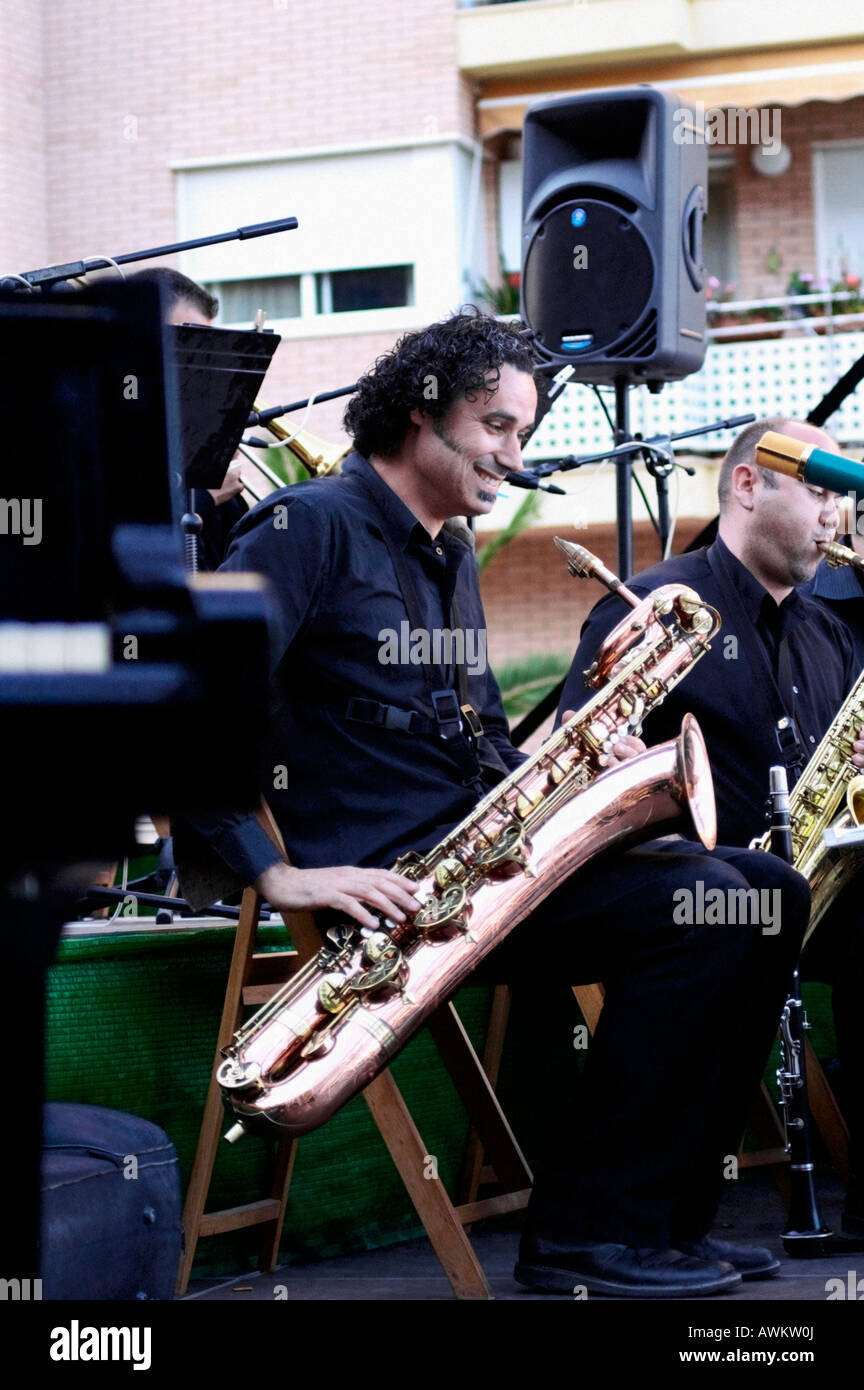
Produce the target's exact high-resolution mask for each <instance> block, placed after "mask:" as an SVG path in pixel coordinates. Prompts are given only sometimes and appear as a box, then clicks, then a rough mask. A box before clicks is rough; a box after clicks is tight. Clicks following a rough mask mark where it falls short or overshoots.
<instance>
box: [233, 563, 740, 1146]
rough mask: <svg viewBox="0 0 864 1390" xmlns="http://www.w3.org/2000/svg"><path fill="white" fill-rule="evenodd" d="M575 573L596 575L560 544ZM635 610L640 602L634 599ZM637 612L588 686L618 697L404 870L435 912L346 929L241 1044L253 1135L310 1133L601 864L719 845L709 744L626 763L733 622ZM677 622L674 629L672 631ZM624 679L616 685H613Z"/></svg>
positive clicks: (675, 597) (661, 598)
mask: <svg viewBox="0 0 864 1390" xmlns="http://www.w3.org/2000/svg"><path fill="white" fill-rule="evenodd" d="M559 544H561V548H562V549H565V553H567V554H568V562H569V563H570V564H571V568H572V569H574V571H575V569H576V568H577V567H578V566H577V563H576V562H575V561H574V556H573V555H571V553H570V552H571V551H572V552H574V554H575V552H577V551H578V552H579V559H578V565H584V564H585V563H586V561H585V560H584V559H583V558H582V557H587V558H588V560H589V561H590V560H592V559H593V557H591V556H590V555H589V553H588V552H585V551H582V549H581V547H574V546H570V545H569V543H567V542H564V543H560V542H559ZM624 593H625V596H627V591H624ZM628 597H629V601H631V602H632V603H633V604H635V605H636V606H635V607H634V609H633V612H632V613H631V614H630V615H629V616H628V617H627V618H626V619H625V620H624V622H623V623H621V624H619V625H618V627H617V628H615V629H614V631H613V632H612V633H610V634H609V637H608V638H607V639H606V641H605V642H604V644H603V646H602V647H601V649H600V652H599V653H598V658H597V660H596V661H595V663H594V665H593V666H592V668H591V672H589V673H586V674H587V676H588V682H589V684H592V685H594V686H595V687H596V686H598V685H602V689H600V690H599V691H598V693H597V694H596V695H595V696H594V697H593V698H592V699H591V700H590V701H589V702H588V704H587V705H586V706H584V707H583V709H582V710H580V712H579V713H578V714H577V715H576V716H575V717H574V718H573V719H571V720H570V721H569V722H568V723H567V724H565V725H563V726H562V727H561V728H560V729H559V730H558V732H557V733H556V734H554V735H553V736H552V737H551V738H550V739H549V740H548V741H547V742H546V743H545V744H544V745H543V747H542V748H541V749H540V750H539V751H538V752H537V753H535V754H534V755H533V756H532V757H530V758H529V759H528V760H527V761H526V762H525V763H523V764H522V766H521V767H519V768H517V769H516V771H515V772H513V773H511V774H510V775H509V776H508V777H507V778H505V779H504V781H502V782H501V783H500V784H499V785H498V786H497V787H495V788H494V789H493V790H492V791H490V792H489V793H488V794H487V795H486V796H485V797H484V798H483V799H482V800H481V801H480V802H479V803H478V804H477V805H476V806H475V807H474V808H473V809H472V811H471V813H470V814H469V815H468V816H467V817H466V818H465V819H464V820H463V821H462V822H461V823H460V824H459V825H457V826H456V827H455V828H454V829H453V830H451V831H450V832H449V833H448V834H447V835H446V836H445V837H444V838H443V840H441V841H440V843H439V844H437V845H436V846H435V847H434V848H433V849H431V850H430V851H429V852H428V853H426V854H418V853H410V854H407V855H405V856H403V857H402V858H400V859H399V860H398V861H397V863H396V864H395V865H394V868H395V871H396V872H398V873H400V874H402V875H403V876H404V877H405V878H406V879H408V880H409V881H410V882H411V883H412V884H413V886H414V887H413V891H414V895H415V896H416V897H417V898H418V899H419V900H420V902H421V904H422V906H421V908H420V910H419V911H418V912H416V913H415V914H414V915H413V917H411V918H410V919H409V920H407V921H405V922H404V923H399V924H396V923H393V922H391V921H389V920H384V921H383V923H382V926H381V929H380V930H378V931H371V930H369V929H366V928H361V927H359V926H358V925H357V924H351V923H344V924H340V925H339V926H337V927H336V928H334V929H333V930H331V931H330V932H329V933H328V936H327V940H326V942H325V945H324V946H323V947H322V949H321V950H320V951H319V952H318V953H317V955H316V956H315V957H314V959H313V960H312V961H310V962H309V964H307V966H306V967H305V968H304V969H303V970H301V971H300V972H299V973H298V974H297V975H295V976H294V977H293V978H292V979H291V980H290V981H289V982H288V984H287V985H286V986H285V987H284V988H283V989H282V990H281V991H279V992H278V993H277V995H276V996H275V997H274V998H273V999H272V1000H271V1001H270V1003H269V1004H267V1005H265V1007H264V1008H263V1009H262V1010H260V1011H259V1012H258V1013H257V1014H255V1015H254V1016H253V1017H252V1018H251V1019H250V1020H249V1022H248V1023H247V1024H246V1025H245V1027H243V1028H241V1029H240V1031H239V1032H238V1033H237V1034H236V1035H235V1037H234V1039H233V1041H232V1043H231V1044H230V1045H229V1047H228V1048H227V1049H226V1050H225V1053H224V1055H225V1061H224V1062H222V1063H221V1064H220V1066H219V1067H218V1069H217V1080H218V1082H219V1085H220V1086H221V1088H222V1091H223V1094H224V1096H225V1098H226V1099H227V1100H228V1101H229V1103H230V1105H231V1106H232V1107H233V1109H234V1111H235V1113H236V1114H237V1116H238V1117H239V1118H240V1120H241V1122H242V1126H241V1128H240V1129H239V1130H237V1127H235V1131H232V1132H231V1133H230V1134H229V1136H228V1137H229V1138H232V1139H233V1138H236V1137H239V1134H240V1133H241V1132H243V1130H245V1129H247V1128H248V1129H253V1130H255V1129H257V1130H259V1131H263V1132H266V1133H270V1134H273V1133H274V1131H278V1132H279V1133H281V1134H289V1135H295V1134H304V1133H306V1132H308V1131H309V1130H311V1129H314V1128H315V1127H316V1126H318V1125H320V1124H323V1123H324V1121H325V1120H327V1119H329V1118H330V1117H331V1116H332V1115H333V1114H334V1113H335V1112H336V1111H337V1110H338V1109H339V1107H340V1106H342V1105H343V1104H345V1103H346V1102H347V1101H348V1100H350V1099H351V1097H352V1096H354V1095H355V1094H356V1093H357V1092H358V1091H359V1090H361V1089H362V1088H363V1087H364V1086H365V1085H367V1084H368V1083H369V1082H370V1081H372V1080H373V1078H374V1077H375V1076H376V1075H377V1074H378V1072H379V1071H381V1070H382V1069H383V1068H384V1067H385V1066H387V1065H388V1063H389V1062H391V1061H392V1059H393V1057H394V1056H395V1055H396V1053H397V1052H398V1051H399V1050H400V1049H401V1048H402V1046H403V1045H404V1044H405V1043H406V1042H407V1041H408V1039H409V1037H411V1035H412V1034H413V1033H414V1032H415V1031H416V1030H417V1029H418V1028H419V1027H420V1025H421V1024H422V1023H423V1022H424V1020H425V1019H426V1018H427V1017H428V1016H429V1014H431V1013H432V1012H433V1010H434V1009H436V1008H437V1007H438V1006H439V1005H440V1004H441V1003H442V1002H444V1001H445V1000H446V999H447V998H448V997H449V996H450V995H451V994H452V993H453V992H454V991H455V990H456V989H457V988H458V986H459V984H460V983H461V982H462V980H464V978H465V976H466V975H468V974H469V973H470V971H471V970H473V969H474V968H475V967H476V966H477V965H478V964H479V962H480V961H481V960H482V959H483V957H484V956H486V955H487V954H488V953H489V952H490V951H491V950H493V949H494V948H495V947H496V946H497V945H499V944H500V942H501V941H502V940H503V938H504V937H505V936H506V935H507V933H508V932H509V931H510V930H511V929H512V928H513V927H515V926H517V925H518V924H519V923H520V922H521V921H523V920H524V919H525V918H526V917H527V916H529V914H530V913H531V912H532V911H534V909H535V908H536V907H537V906H538V905H539V904H540V903H541V902H542V901H543V899H544V898H546V897H548V895H549V894H550V893H551V892H552V890H553V889H554V888H556V887H557V886H558V885H559V884H560V883H562V882H563V881H564V880H565V879H567V878H568V877H569V876H570V875H571V874H572V873H574V872H575V870H576V869H578V868H579V867H580V866H581V865H582V864H584V863H585V862H586V861H587V860H588V859H590V858H591V857H592V856H593V855H596V854H598V853H599V852H600V851H601V850H604V849H607V848H609V847H610V846H612V845H615V844H621V843H625V842H630V841H635V840H637V839H640V838H641V839H644V838H646V837H648V836H649V835H650V832H651V828H652V826H655V825H657V824H660V823H662V822H664V821H669V820H672V819H673V818H677V817H679V816H681V815H682V813H687V812H689V813H690V815H691V817H692V820H693V823H694V825H695V827H696V831H697V833H698V834H699V836H700V838H701V839H702V841H703V843H704V844H705V845H706V846H707V847H708V848H712V847H713V845H714V843H715V840H716V818H715V810H714V795H713V786H712V783H711V773H710V769H709V765H708V759H707V754H706V751H705V745H704V742H703V739H702V735H701V732H700V730H699V727H698V725H697V723H696V721H695V719H693V717H692V716H691V715H687V716H686V717H685V719H684V722H683V725H682V730H681V734H680V735H679V737H678V738H677V739H674V740H670V741H669V742H668V743H665V744H662V745H661V746H659V747H657V748H653V749H650V750H649V751H648V752H646V753H643V754H640V755H639V756H637V757H635V758H631V759H627V760H624V761H622V762H620V763H618V764H617V765H616V766H614V767H613V768H612V769H611V770H607V769H608V768H609V767H610V764H611V763H613V762H614V761H615V760H614V753H613V747H614V742H615V740H616V738H617V737H620V736H621V734H624V733H636V732H638V731H639V729H640V728H641V723H642V719H643V718H644V717H645V715H646V714H647V713H648V712H649V711H650V710H651V709H652V708H654V706H656V705H657V704H659V703H660V701H661V700H662V699H663V698H664V696H665V694H666V693H667V691H668V690H670V689H671V688H672V686H674V685H675V684H677V682H678V681H679V680H680V679H681V678H682V677H683V676H684V675H685V674H686V672H687V670H688V669H689V668H690V666H691V665H692V664H693V662H694V661H696V660H697V659H698V658H699V657H700V656H701V655H702V654H703V653H704V652H705V651H706V650H707V648H708V642H709V639H710V638H711V637H712V636H713V635H714V633H715V632H716V631H717V629H718V627H719V616H718V615H717V613H716V611H715V610H714V609H712V608H709V607H707V605H704V604H703V603H702V602H701V600H700V599H699V597H698V595H696V594H694V593H693V591H692V590H690V589H687V588H685V587H684V586H682V585H667V586H664V588H663V589H660V590H657V591H655V592H654V593H653V594H650V595H649V596H648V597H647V598H645V599H642V600H638V599H636V598H635V596H634V595H629V596H628ZM663 618H668V619H669V622H668V625H667V624H666V623H665V622H664V621H662V619H663ZM613 666H614V667H616V674H615V675H614V676H613V677H612V678H611V679H609V678H608V676H609V671H610V670H611V669H612V667H613Z"/></svg>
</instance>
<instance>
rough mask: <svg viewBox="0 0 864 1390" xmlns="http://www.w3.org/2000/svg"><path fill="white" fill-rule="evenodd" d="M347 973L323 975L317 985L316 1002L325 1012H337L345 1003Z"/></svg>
mask: <svg viewBox="0 0 864 1390" xmlns="http://www.w3.org/2000/svg"><path fill="white" fill-rule="evenodd" d="M348 983H349V981H348V977H347V975H337V974H333V975H325V976H324V979H323V980H322V981H321V983H320V984H319V986H318V1003H319V1004H320V1005H321V1008H322V1009H323V1010H324V1012H325V1013H327V1014H337V1013H339V1012H340V1011H341V1009H342V1008H343V1006H344V1003H345V994H346V990H347V987H348Z"/></svg>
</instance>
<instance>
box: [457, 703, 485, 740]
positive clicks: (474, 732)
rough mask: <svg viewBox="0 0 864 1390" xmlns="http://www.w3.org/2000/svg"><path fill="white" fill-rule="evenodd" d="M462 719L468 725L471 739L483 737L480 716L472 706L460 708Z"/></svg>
mask: <svg viewBox="0 0 864 1390" xmlns="http://www.w3.org/2000/svg"><path fill="white" fill-rule="evenodd" d="M462 718H463V720H464V722H465V723H466V724H467V725H468V728H469V729H470V731H471V737H472V738H482V737H483V725H482V724H481V723H480V716H479V714H478V713H477V711H476V709H475V708H474V706H473V705H463V706H462Z"/></svg>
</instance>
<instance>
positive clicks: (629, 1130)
mask: <svg viewBox="0 0 864 1390" xmlns="http://www.w3.org/2000/svg"><path fill="white" fill-rule="evenodd" d="M700 884H701V889H700ZM751 887H752V888H756V889H757V890H759V892H760V893H763V894H764V895H767V896H763V897H762V898H761V899H760V902H761V904H762V905H763V907H765V908H767V909H769V910H770V916H771V917H772V919H773V920H772V921H770V922H769V921H768V920H767V918H764V919H763V921H762V922H761V923H759V922H757V923H755V924H753V923H752V922H747V921H745V922H743V923H738V924H735V923H732V922H730V921H728V920H727V921H725V922H723V923H718V924H716V925H710V924H708V923H705V922H702V923H700V922H698V921H696V922H690V923H688V922H686V921H682V920H680V919H681V918H682V917H684V916H685V911H686V909H685V905H686V902H687V899H686V896H684V895H683V894H682V892H681V890H686V891H688V892H690V893H691V894H692V895H693V898H692V899H691V902H692V903H693V905H694V908H695V911H696V915H698V903H699V901H700V897H701V898H702V899H704V895H706V894H708V893H710V891H711V890H712V889H720V890H721V893H722V894H723V895H724V898H725V899H726V901H731V900H729V899H728V898H726V895H727V894H728V892H729V891H730V890H732V891H734V890H741V889H748V888H751ZM710 901H714V902H716V901H717V899H716V897H713V896H712V898H711V899H709V902H710ZM808 908H809V892H808V889H807V885H806V883H805V881H804V879H803V878H802V877H801V876H800V875H799V874H797V873H795V872H794V870H792V869H790V868H789V866H788V865H786V864H785V863H783V862H782V861H781V860H779V859H776V858H775V857H774V856H773V855H769V854H764V853H758V852H751V851H749V850H743V849H732V848H724V847H721V848H718V849H716V850H715V851H713V852H712V853H708V852H707V851H706V850H705V849H704V848H703V847H702V846H701V845H699V844H693V843H690V842H685V841H665V842H653V843H652V844H650V845H647V846H644V847H642V848H640V849H635V850H630V851H628V852H626V853H621V852H614V851H612V852H610V853H607V854H605V855H603V856H601V857H600V858H599V859H596V860H594V861H592V863H590V864H588V865H586V866H585V867H584V868H583V869H581V870H580V871H579V872H578V873H577V874H575V875H574V876H573V878H572V879H570V880H568V882H567V883H565V884H563V885H562V886H561V887H560V888H559V889H557V890H556V891H555V892H554V893H553V894H552V895H551V896H550V897H549V898H548V899H547V901H546V902H545V903H544V904H543V906H542V908H541V909H540V910H539V911H538V912H537V913H535V914H534V916H533V917H532V918H531V919H529V920H528V921H527V922H524V923H523V924H522V925H521V926H520V927H518V928H516V929H515V931H514V932H512V933H511V934H510V936H509V937H508V938H507V939H506V941H504V942H503V943H502V945H501V946H500V947H499V948H498V949H497V950H496V951H495V952H494V953H493V954H492V955H491V956H490V957H489V958H488V959H487V960H486V961H485V962H484V963H483V964H482V965H481V967H480V969H479V970H478V971H477V972H476V975H475V978H480V979H487V980H489V979H496V980H506V981H508V982H510V983H513V984H514V985H516V986H517V987H521V988H534V989H543V988H546V989H547V990H548V986H549V981H550V978H551V977H553V974H554V978H556V979H559V980H560V979H561V978H562V973H563V978H565V979H566V981H567V983H568V984H583V983H584V984H587V983H589V982H591V981H594V980H601V981H602V982H603V984H604V985H605V987H606V999H605V1004H604V1007H603V1012H602V1014H601V1017H600V1022H599V1025H598V1028H597V1032H596V1034H595V1036H594V1037H593V1038H592V1040H591V1042H590V1045H589V1047H588V1053H587V1062H586V1065H585V1068H584V1072H583V1074H582V1076H581V1078H579V1079H578V1082H577V1078H576V1076H575V1075H574V1096H575V1099H574V1098H568V1097H562V1098H561V1106H562V1124H561V1128H560V1132H559V1134H558V1136H557V1139H556V1142H555V1143H554V1145H553V1146H552V1150H551V1152H549V1153H548V1154H546V1155H544V1156H541V1159H540V1161H539V1163H537V1165H536V1169H535V1186H534V1191H533V1195H532V1198H531V1204H530V1207H529V1213H528V1223H529V1226H530V1227H531V1228H532V1229H533V1230H534V1231H535V1233H536V1234H538V1235H540V1236H543V1237H546V1238H548V1239H554V1240H558V1241H565V1242H568V1243H579V1242H585V1241H615V1242H617V1243H621V1244H625V1245H633V1246H643V1247H644V1246H654V1247H658V1248H667V1247H670V1246H671V1247H674V1246H675V1242H676V1241H684V1240H696V1239H698V1238H699V1237H700V1236H702V1235H703V1234H705V1232H706V1231H707V1230H708V1229H709V1227H710V1225H711V1223H712V1221H713V1219H714V1215H715V1213H716V1210H717V1206H718V1205H719V1201H720V1197H721V1195H722V1190H723V1180H724V1169H725V1175H726V1176H727V1177H728V1176H731V1168H730V1161H731V1160H732V1159H734V1155H735V1154H736V1152H737V1149H738V1144H739V1142H740V1138H741V1134H742V1132H743V1129H744V1124H745V1119H746V1112H747V1107H748V1105H749V1103H750V1101H751V1100H752V1097H753V1094H754V1092H755V1091H756V1089H757V1087H758V1084H759V1080H760V1077H761V1074H762V1071H763V1068H764V1066H765V1063H766V1060H767V1057H768V1053H769V1051H770V1047H771V1043H772V1040H773V1038H774V1035H775V1033H776V1030H777V1024H778V1020H779V1016H780V1012H781V1010H782V1007H783V1001H784V999H785V996H786V989H787V986H788V983H789V979H790V977H791V972H792V969H793V967H794V964H795V961H796V959H797V955H798V951H799V949H800V943H801V938H802V936H803V933H804V929H805V926H806V921H807V914H808ZM705 915H706V916H707V915H709V914H708V913H705ZM726 915H727V917H728V916H731V915H732V914H731V912H727V913H726ZM736 915H738V916H742V915H744V914H743V913H742V912H741V910H740V909H738V910H737V912H736ZM676 917H678V919H679V920H678V921H676V920H675V918H676ZM573 1056H574V1068H575V1066H576V1061H575V1056H576V1054H575V1052H574V1054H573ZM534 1060H535V1063H536V1064H538V1065H539V1064H542V1056H540V1057H537V1058H535V1059H534Z"/></svg>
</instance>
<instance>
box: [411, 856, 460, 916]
mask: <svg viewBox="0 0 864 1390" xmlns="http://www.w3.org/2000/svg"><path fill="white" fill-rule="evenodd" d="M464 877H465V865H464V864H463V863H462V860H461V859H457V858H456V857H455V855H450V856H448V858H447V859H442V861H441V863H440V864H439V865H438V868H437V869H436V870H435V882H436V883H437V884H438V886H439V888H447V887H449V885H450V884H451V883H454V882H456V883H458V882H459V880H460V879H463V878H464ZM415 920H416V919H415Z"/></svg>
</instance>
